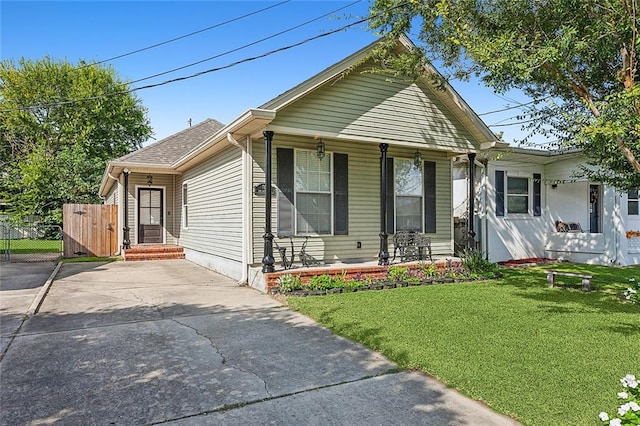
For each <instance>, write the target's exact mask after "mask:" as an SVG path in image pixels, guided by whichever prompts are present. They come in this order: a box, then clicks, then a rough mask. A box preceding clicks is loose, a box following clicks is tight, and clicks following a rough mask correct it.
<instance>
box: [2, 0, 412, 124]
mask: <svg viewBox="0 0 640 426" xmlns="http://www.w3.org/2000/svg"><path fill="white" fill-rule="evenodd" d="M407 3H408V2H403V3H400V4H398V5H396V6H394V7H392V8H389V9H387V10H385V11H383V12H380V13H378V14H376V15H373V16H368V17H366V18H363V19H360V20H358V21H355V22H352V23H350V24H347V25H344V26H342V27H339V28H337V29H335V30H331V31H327V32H324V33H321V34H318V35H316V36H313V37H309V38H307V39H305V40H302V41H299V42H296V43H293V44H289V45H287V46H283V47H280V48H277V49H274V50H271V51H268V52H266V53H262V54H260V55H257V56H253V57H249V58H244V59H241V60H238V61H235V62H232V63H230V64H227V65H223V66H220V67H216V68H210V69H207V70H204V71H200V72H197V73H194V74H190V75H187V76H184V77H177V78H173V79H171V80H165V81H163V82H160V83H155V84H148V85H146V86H140V87H134V88H131V89H127V90H121V91H118V92H112V93H106V94H104V95H98V96H90V97H86V98H81V99H75V100H66V101H59V102H51V103H48V104H41V105H32V106H28V107H21V108H12V109H4V110H0V112H12V111H26V110H31V109H38V108H48V107H53V106H61V105H68V104H73V103H78V102H85V101H91V100H96V99H102V98H107V97H111V96H118V95H124V94H127V93H133V92H136V91H139V90H145V89H151V88H155V87H160V86H164V85H167V84H171V83H176V82H178V81H184V80H190V79H192V78H195V77H199V76H201V75H205V74H209V73H212V72H217V71H221V70H224V69H227V68H232V67H235V66H237V65H240V64H244V63H247V62H252V61H255V60H257V59H262V58H266V57H267V56H271V55H273V54H275V53H279V52H283V51H285V50H289V49H293V48H294V47H298V46H301V45H303V44H306V43H309V42H311V41H314V40H318V39H320V38H324V37H327V36H330V35H333V34H336V33H338V32H341V31H344V30H346V29H348V28H351V27H353V26H356V25H359V24H362V23H364V22H367V21H368V20H370V19H373V18H377V17H378V16H380V15H382V14H383V13H387V12H389V11H391V10H394V9H397V8H400V7H403V6H405V5H406V4H407Z"/></svg>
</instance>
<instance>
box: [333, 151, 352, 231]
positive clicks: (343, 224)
mask: <svg viewBox="0 0 640 426" xmlns="http://www.w3.org/2000/svg"><path fill="white" fill-rule="evenodd" d="M333 233H334V234H335V235H348V234H349V156H348V155H347V154H333Z"/></svg>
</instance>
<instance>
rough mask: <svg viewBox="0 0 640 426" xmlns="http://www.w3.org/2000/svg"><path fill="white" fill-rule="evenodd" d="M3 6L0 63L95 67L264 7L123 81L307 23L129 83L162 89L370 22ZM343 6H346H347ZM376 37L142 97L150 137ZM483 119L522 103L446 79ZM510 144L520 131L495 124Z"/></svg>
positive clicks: (289, 9)
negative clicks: (45, 61)
mask: <svg viewBox="0 0 640 426" xmlns="http://www.w3.org/2000/svg"><path fill="white" fill-rule="evenodd" d="M281 2H282V1H275V2H274V1H207V2H199V1H135V2H128V1H67V2H62V1H6V0H3V1H2V2H1V3H0V57H1V58H2V59H13V60H18V59H19V58H20V57H25V58H31V59H39V58H41V57H44V56H47V55H48V56H50V57H52V58H56V59H67V60H68V61H70V62H71V63H76V62H77V61H78V60H80V59H84V60H86V61H101V60H105V59H108V58H112V57H115V56H118V55H121V54H124V53H128V52H131V51H134V50H137V49H142V48H145V47H147V46H150V45H153V44H157V43H160V42H163V41H166V40H169V39H173V38H176V37H180V36H183V35H185V34H188V33H191V32H194V31H198V30H201V29H204V28H207V27H211V26H214V25H217V24H221V23H223V22H225V21H228V20H233V19H235V18H239V17H241V16H243V15H246V14H249V13H251V12H256V11H258V10H260V9H265V8H268V7H269V6H273V7H271V8H270V9H268V10H265V11H262V12H259V13H255V14H253V15H251V16H248V17H246V18H242V19H238V20H235V21H234V22H231V23H228V24H225V25H220V26H219V27H217V28H214V29H211V30H207V31H203V32H201V33H198V34H196V35H193V36H190V37H186V38H183V39H181V40H178V41H175V42H172V43H168V44H165V45H163V46H160V47H157V48H154V49H149V50H145V51H143V52H140V53H136V54H132V55H129V56H126V57H123V58H120V59H115V60H113V61H110V62H108V63H109V64H110V65H111V66H113V68H114V69H115V70H116V71H117V73H118V74H119V75H120V77H121V78H122V79H124V80H129V81H135V80H138V79H141V78H145V77H148V76H151V75H154V74H157V73H161V72H165V71H167V70H170V69H173V68H177V67H181V66H184V65H187V64H190V63H192V62H196V61H201V60H203V59H206V58H210V57H213V56H216V55H221V54H223V53H225V52H228V51H229V50H232V49H236V48H239V47H241V46H243V45H245V44H249V43H253V42H256V41H257V40H260V39H262V38H265V37H269V36H271V35H273V34H276V33H278V32H281V31H285V30H287V29H290V28H292V27H294V26H297V25H299V24H302V23H304V22H306V21H309V20H312V19H314V18H318V17H320V16H322V15H324V14H328V13H330V12H332V11H335V10H336V9H339V8H343V7H344V9H342V10H340V11H337V12H335V13H332V14H330V16H328V17H324V18H321V19H319V20H317V21H314V22H312V23H310V24H307V25H304V26H301V27H300V28H297V29H295V30H291V31H288V32H286V33H285V34H282V35H279V36H277V37H273V38H271V39H269V40H267V41H265V42H261V43H257V44H255V45H253V46H251V47H248V48H245V49H241V50H239V51H237V52H234V53H231V54H226V55H223V56H220V57H218V58H216V59H213V60H210V61H206V62H204V63H201V64H199V65H196V66H193V67H189V68H186V69H183V70H180V71H177V72H174V73H170V74H167V75H163V76H160V77H156V78H153V79H148V80H144V81H141V82H139V83H134V86H136V87H138V86H141V85H147V84H153V83H159V82H162V81H166V80H169V79H172V78H176V77H182V76H187V75H191V74H194V73H197V72H200V71H204V70H207V69H211V68H217V67H222V66H225V65H228V64H231V63H233V62H235V61H240V60H244V59H246V58H251V57H254V56H257V55H261V54H264V53H265V52H268V51H271V50H274V49H278V48H281V47H284V46H287V45H291V44H294V43H298V42H300V41H302V40H306V39H308V38H310V37H314V36H317V35H319V34H322V33H325V32H328V31H331V30H334V29H337V28H340V27H342V26H344V25H347V24H349V23H351V22H354V21H357V20H359V19H361V18H362V17H364V16H366V15H367V9H368V7H369V2H368V1H365V0H362V1H359V2H355V4H352V3H354V0H352V1H303V0H295V1H288V2H284V3H283V4H278V3H281ZM345 6H347V7H345ZM375 40H376V36H375V35H374V34H372V33H371V32H370V31H369V30H368V29H367V28H366V24H360V25H356V26H354V27H352V28H350V29H347V30H345V31H341V32H339V33H336V34H333V35H330V36H327V37H323V38H321V39H318V40H314V41H310V42H308V43H305V44H303V45H301V46H298V47H295V48H292V49H289V50H286V51H283V52H279V53H276V54H273V55H270V56H268V57H266V58H262V59H258V60H255V61H251V62H246V63H243V64H240V65H237V66H233V67H231V68H228V69H224V70H221V71H216V72H211V73H208V74H205V75H202V76H200V77H196V78H192V79H189V80H186V81H181V82H177V83H172V84H168V85H165V86H161V87H156V88H151V89H146V90H140V91H138V92H136V93H137V96H138V97H139V98H140V99H141V100H142V103H143V104H144V106H145V107H146V108H147V109H148V116H149V119H150V121H151V125H152V127H153V129H154V138H156V139H161V138H164V137H167V136H169V135H171V134H173V133H175V132H178V131H180V130H183V129H184V128H186V127H187V126H188V120H189V119H191V120H192V122H193V123H194V124H195V123H198V122H201V121H203V120H205V119H206V118H214V119H216V120H218V121H220V122H222V123H228V122H230V121H231V120H233V119H234V118H235V117H237V116H238V115H240V114H241V113H243V112H244V111H246V110H247V109H248V108H255V107H257V106H259V105H261V104H263V103H265V102H266V101H268V100H270V99H272V98H274V97H275V96H277V95H278V94H280V93H282V92H284V91H286V90H288V89H290V88H291V87H293V86H295V85H297V84H298V83H300V82H302V81H304V80H305V79H307V78H309V77H311V76H313V75H314V74H316V73H317V72H319V71H321V70H323V69H324V68H326V67H328V66H330V65H332V64H333V63H335V62H337V61H339V60H341V59H343V58H344V57H346V56H348V55H350V54H351V53H353V52H355V51H357V50H358V49H360V48H362V47H364V46H366V45H368V44H369V43H371V42H373V41H375ZM451 83H452V85H453V87H454V88H455V89H456V90H457V91H458V92H459V93H460V94H461V95H462V97H463V98H464V99H465V100H466V101H467V102H468V103H469V105H470V106H471V107H472V108H473V109H474V110H475V111H476V112H477V113H478V114H483V113H486V112H489V111H494V110H498V109H502V108H505V107H509V106H512V105H514V104H515V103H514V101H516V102H527V101H528V100H529V99H527V98H525V97H524V96H523V95H521V94H519V93H517V92H513V93H509V94H508V96H498V95H496V94H494V93H493V91H492V90H491V89H489V88H486V87H483V86H482V85H479V84H478V83H477V82H470V83H462V82H459V81H452V82H451ZM518 113H519V110H518V109H514V110H509V111H505V112H503V113H500V114H490V115H486V116H482V118H483V119H484V120H485V122H486V123H487V124H489V125H492V124H504V123H509V122H515V121H517V119H516V118H514V116H515V115H517V114H518ZM492 129H493V130H494V131H496V132H498V131H503V132H504V134H505V136H504V139H505V140H506V141H507V142H511V141H512V140H513V139H514V138H518V137H522V133H521V131H520V126H519V125H514V126H509V127H503V126H499V127H492Z"/></svg>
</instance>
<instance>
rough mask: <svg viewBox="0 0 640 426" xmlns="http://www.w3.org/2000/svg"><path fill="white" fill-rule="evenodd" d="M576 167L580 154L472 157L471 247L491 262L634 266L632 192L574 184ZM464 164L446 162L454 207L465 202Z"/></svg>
mask: <svg viewBox="0 0 640 426" xmlns="http://www.w3.org/2000/svg"><path fill="white" fill-rule="evenodd" d="M583 161H584V160H583V158H582V155H581V152H580V151H564V152H562V151H543V150H539V149H523V148H513V147H509V146H507V145H506V144H496V145H494V147H493V148H491V149H489V150H486V151H484V152H483V153H480V154H479V155H478V160H477V161H476V167H475V169H476V171H477V173H476V174H477V175H478V179H477V180H476V182H477V187H476V197H475V198H476V200H474V201H475V202H474V205H475V206H477V208H475V214H474V217H473V221H474V225H475V226H474V228H475V232H474V242H473V243H472V245H476V246H477V247H479V248H481V249H482V250H483V251H485V252H486V253H488V257H489V259H490V260H492V261H495V262H498V261H506V260H510V259H523V258H542V257H544V258H552V259H559V260H569V261H574V262H580V263H593V264H601V265H623V266H624V265H637V264H640V232H638V231H640V215H639V209H638V206H639V199H638V191H637V190H636V191H629V192H620V191H617V190H616V189H615V188H613V187H610V186H607V185H603V184H601V183H599V182H589V181H587V180H586V179H584V178H580V177H579V173H578V171H579V166H580V164H581V163H583ZM466 162H467V159H466V158H460V159H459V161H458V162H454V175H455V176H456V177H457V179H455V180H454V188H458V190H457V191H456V190H454V192H455V195H454V199H456V200H457V203H458V204H464V203H466V200H467V198H466V193H465V191H464V190H463V189H462V188H463V186H464V185H466V184H467V175H468V171H467V170H468V164H466ZM463 201H464V203H463ZM463 208H464V206H463V207H462V209H461V210H460V211H461V212H462V211H463ZM459 221H462V222H466V221H467V218H466V217H464V214H459Z"/></svg>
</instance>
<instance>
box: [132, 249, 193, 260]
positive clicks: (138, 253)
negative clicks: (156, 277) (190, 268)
mask: <svg viewBox="0 0 640 426" xmlns="http://www.w3.org/2000/svg"><path fill="white" fill-rule="evenodd" d="M122 258H123V260H125V261H136V260H167V259H184V249H183V248H182V247H180V246H169V245H154V246H144V245H139V246H132V247H131V248H130V249H126V250H124V252H123V256H122Z"/></svg>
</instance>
